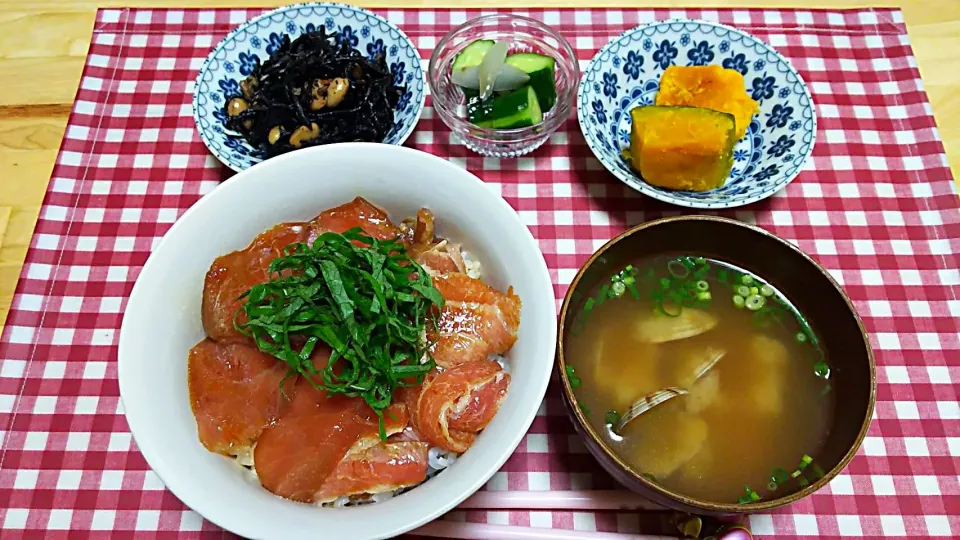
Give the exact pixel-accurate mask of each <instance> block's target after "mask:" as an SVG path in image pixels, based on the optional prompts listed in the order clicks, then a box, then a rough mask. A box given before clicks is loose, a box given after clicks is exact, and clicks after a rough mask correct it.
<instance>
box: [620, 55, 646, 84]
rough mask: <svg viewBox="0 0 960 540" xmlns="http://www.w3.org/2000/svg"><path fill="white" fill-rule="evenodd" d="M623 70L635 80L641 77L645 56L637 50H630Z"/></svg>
mask: <svg viewBox="0 0 960 540" xmlns="http://www.w3.org/2000/svg"><path fill="white" fill-rule="evenodd" d="M614 67H616V64H614ZM623 72H624V74H626V75H627V76H628V77H630V78H631V79H633V80H637V79H639V78H640V74H641V73H643V56H641V55H640V54H638V53H637V52H636V51H630V52H628V53H627V61H626V62H625V63H624V64H623Z"/></svg>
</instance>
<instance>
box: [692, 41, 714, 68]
mask: <svg viewBox="0 0 960 540" xmlns="http://www.w3.org/2000/svg"><path fill="white" fill-rule="evenodd" d="M713 57H714V54H713V45H710V42H708V41H701V42H700V43H698V44H697V46H696V47H694V48H692V49H690V50H689V51H687V59H688V60H690V65H691V66H705V65H707V64H709V63H710V62H712V61H713Z"/></svg>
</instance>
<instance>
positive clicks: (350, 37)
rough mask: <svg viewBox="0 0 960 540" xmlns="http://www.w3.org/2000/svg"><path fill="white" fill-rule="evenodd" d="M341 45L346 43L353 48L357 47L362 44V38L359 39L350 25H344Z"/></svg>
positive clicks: (341, 33)
mask: <svg viewBox="0 0 960 540" xmlns="http://www.w3.org/2000/svg"><path fill="white" fill-rule="evenodd" d="M340 43H346V44H347V45H349V46H351V47H356V46H357V44H358V43H360V38H359V37H357V34H356V32H354V31H353V28H351V27H350V25H349V24H347V25H344V26H343V28H341V29H340Z"/></svg>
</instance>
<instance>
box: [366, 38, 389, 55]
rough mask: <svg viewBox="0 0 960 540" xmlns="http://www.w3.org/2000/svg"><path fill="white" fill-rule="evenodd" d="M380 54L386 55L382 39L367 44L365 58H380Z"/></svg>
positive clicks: (385, 47)
mask: <svg viewBox="0 0 960 540" xmlns="http://www.w3.org/2000/svg"><path fill="white" fill-rule="evenodd" d="M381 54H387V46H386V45H384V44H383V40H382V39H375V40H373V41H372V42H370V43H367V56H368V57H370V59H371V60H373V59H375V58H376V57H378V56H380V55H381Z"/></svg>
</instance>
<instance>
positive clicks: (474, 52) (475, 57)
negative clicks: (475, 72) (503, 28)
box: [451, 39, 494, 70]
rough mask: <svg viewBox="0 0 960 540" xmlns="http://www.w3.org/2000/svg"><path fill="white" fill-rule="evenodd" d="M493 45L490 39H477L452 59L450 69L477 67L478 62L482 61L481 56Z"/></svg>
mask: <svg viewBox="0 0 960 540" xmlns="http://www.w3.org/2000/svg"><path fill="white" fill-rule="evenodd" d="M493 44H494V41H493V40H492V39H478V40H476V41H474V42H472V43H470V44H469V45H467V46H466V47H464V48H463V50H462V51H460V54H458V55H457V57H456V58H454V59H453V66H451V69H453V70H457V69H463V68H468V67H474V66H479V65H480V62H481V61H482V60H483V56H484V55H485V54H487V51H489V50H490V47H493ZM479 49H482V50H479ZM478 50H479V51H478Z"/></svg>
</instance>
